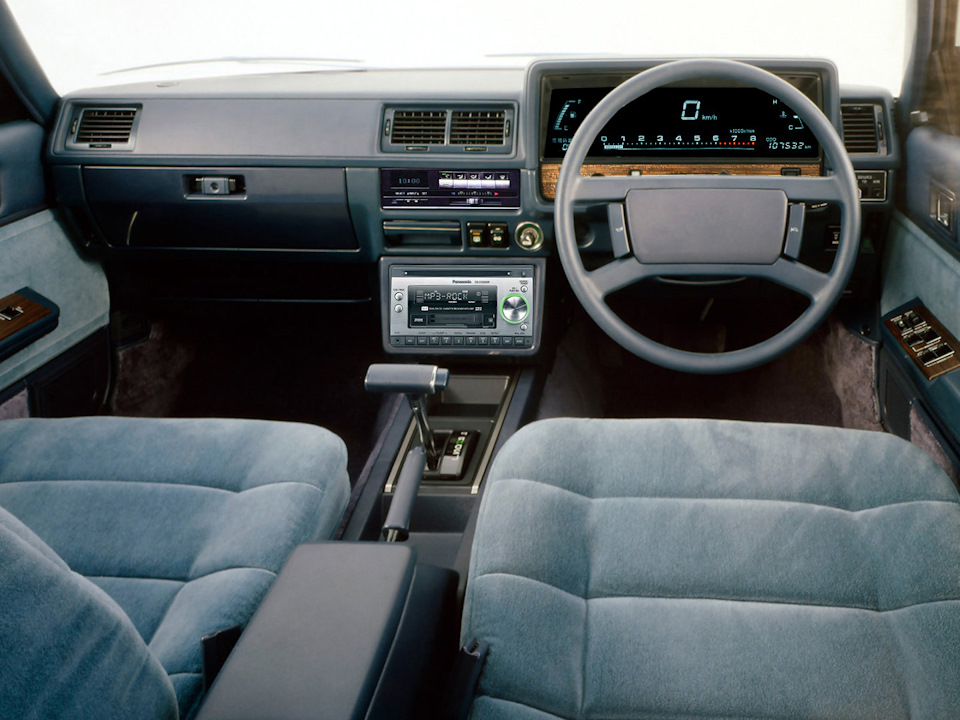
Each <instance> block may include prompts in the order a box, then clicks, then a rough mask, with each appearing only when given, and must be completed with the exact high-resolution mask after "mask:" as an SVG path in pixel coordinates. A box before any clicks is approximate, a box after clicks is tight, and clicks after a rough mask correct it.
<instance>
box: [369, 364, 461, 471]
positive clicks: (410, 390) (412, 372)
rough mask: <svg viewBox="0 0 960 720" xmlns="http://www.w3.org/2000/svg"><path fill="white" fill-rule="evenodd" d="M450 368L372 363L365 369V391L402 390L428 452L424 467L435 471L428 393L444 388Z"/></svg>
mask: <svg viewBox="0 0 960 720" xmlns="http://www.w3.org/2000/svg"><path fill="white" fill-rule="evenodd" d="M449 382H450V371H449V370H446V369H444V368H439V367H437V366H436V365H391V364H386V363H375V364H373V365H371V366H370V367H369V368H367V377H366V379H365V380H364V381H363V386H364V388H366V390H367V391H368V392H395V393H403V394H404V395H406V397H407V402H408V403H410V409H411V410H412V411H413V416H414V418H416V421H417V429H418V430H419V431H420V443H421V444H422V445H423V449H424V450H425V451H426V453H427V468H428V469H430V470H436V469H437V465H438V463H439V462H440V451H439V450H438V449H437V442H436V438H435V437H434V435H433V430H432V429H431V428H430V421H429V420H428V418H427V396H428V395H433V394H434V393H436V392H438V391H440V390H446V388H447V383H449Z"/></svg>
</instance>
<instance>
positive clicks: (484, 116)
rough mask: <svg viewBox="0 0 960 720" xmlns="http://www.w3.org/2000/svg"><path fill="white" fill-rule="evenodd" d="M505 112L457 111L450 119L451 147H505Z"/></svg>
mask: <svg viewBox="0 0 960 720" xmlns="http://www.w3.org/2000/svg"><path fill="white" fill-rule="evenodd" d="M505 128H506V113H505V112H504V111H503V110H456V111H454V113H453V116H452V118H451V119H450V144H451V145H503V143H504V142H505V140H504V136H505Z"/></svg>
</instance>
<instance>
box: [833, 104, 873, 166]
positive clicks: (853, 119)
mask: <svg viewBox="0 0 960 720" xmlns="http://www.w3.org/2000/svg"><path fill="white" fill-rule="evenodd" d="M877 110H878V108H877V106H876V105H872V104H870V105H841V106H840V114H841V117H842V119H843V144H844V145H845V146H846V148H847V152H849V153H873V154H877V153H879V152H880V142H881V137H882V135H881V133H882V127H883V126H882V125H881V123H880V116H879V113H878V112H877Z"/></svg>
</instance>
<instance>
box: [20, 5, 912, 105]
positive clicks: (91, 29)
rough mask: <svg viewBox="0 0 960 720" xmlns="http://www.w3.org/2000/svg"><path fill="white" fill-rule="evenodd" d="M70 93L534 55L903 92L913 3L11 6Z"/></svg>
mask: <svg viewBox="0 0 960 720" xmlns="http://www.w3.org/2000/svg"><path fill="white" fill-rule="evenodd" d="M7 3H8V4H9V6H10V8H11V9H12V10H13V12H14V15H15V16H16V18H17V20H18V22H19V24H20V26H21V29H22V30H23V32H24V34H25V35H26V37H27V40H28V42H29V43H30V45H31V47H32V48H33V50H34V52H35V53H36V55H37V58H38V60H39V61H40V64H41V65H42V66H43V68H44V69H45V70H46V72H47V75H48V77H49V78H50V81H51V83H52V84H53V86H54V88H55V89H56V90H57V91H58V92H59V93H61V94H66V93H68V92H70V91H72V90H77V89H80V88H85V87H96V86H103V85H116V84H122V83H129V82H138V81H143V80H175V79H183V78H189V77H207V76H212V75H235V74H247V73H262V72H285V71H286V72H289V71H317V70H340V69H343V68H358V67H359V68H363V67H408V68H416V67H472V66H480V67H492V66H508V67H522V66H523V65H525V64H526V63H527V62H528V61H529V60H530V56H539V55H576V54H591V55H596V54H603V55H607V54H612V55H629V56H645V57H658V56H660V57H674V56H678V55H700V56H733V57H764V56H765V57H771V56H772V57H782V56H793V57H822V58H827V59H829V60H832V61H833V62H835V63H836V64H837V66H838V67H839V70H840V81H841V82H842V83H843V84H846V85H872V86H880V87H883V88H886V89H888V90H889V91H890V92H891V93H893V94H894V95H897V94H898V93H899V90H900V83H901V78H902V74H903V64H904V48H905V41H906V38H905V33H906V30H905V28H906V26H907V23H906V12H907V11H906V4H907V0H872V1H871V2H870V3H864V2H863V0H804V1H803V2H796V0H742V1H741V2H738V3H735V4H721V3H717V2H716V0H671V1H670V2H666V3H651V2H640V1H639V0H594V1H593V2H589V3H584V2H582V0H576V1H574V2H570V1H569V0H556V1H555V2H553V3H541V2H532V1H530V0H509V1H503V0H485V1H484V2H483V3H482V4H481V3H478V4H477V5H476V9H475V10H474V9H472V6H471V5H469V4H468V3H462V2H461V3H445V4H441V3H437V2H427V1H425V0H403V1H402V2H400V1H398V0H390V1H389V2H387V1H386V0H350V2H340V3H335V4H334V3H305V2H302V0H270V1H269V2H263V0H252V1H251V0H201V1H200V2H198V1H197V0H167V1H166V2H155V3H140V2H133V3H131V2H130V0H7Z"/></svg>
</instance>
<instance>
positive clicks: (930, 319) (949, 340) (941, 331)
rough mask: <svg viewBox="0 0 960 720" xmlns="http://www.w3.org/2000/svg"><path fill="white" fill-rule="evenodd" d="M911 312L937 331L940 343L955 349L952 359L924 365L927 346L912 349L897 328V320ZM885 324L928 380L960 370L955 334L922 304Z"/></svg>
mask: <svg viewBox="0 0 960 720" xmlns="http://www.w3.org/2000/svg"><path fill="white" fill-rule="evenodd" d="M910 312H913V313H916V314H917V315H919V316H920V317H921V318H922V319H923V320H924V321H925V322H926V324H927V325H928V326H929V327H931V328H932V329H933V330H935V331H936V333H937V334H938V335H939V336H940V340H939V341H938V342H939V343H946V344H947V345H949V346H950V347H951V348H952V349H953V351H954V353H955V354H954V355H953V356H951V357H948V358H946V359H945V360H941V361H940V362H938V363H935V364H934V365H924V364H923V361H922V360H920V353H921V352H923V351H924V350H926V349H927V346H925V345H921V346H920V347H918V348H917V349H914V348H912V347H910V345H908V344H907V341H906V340H904V339H903V332H902V331H901V330H900V328H899V327H898V326H897V320H899V319H900V318H901V317H903V316H904V315H906V314H907V313H910ZM883 324H884V325H886V326H887V329H888V330H889V331H890V334H891V335H893V337H895V338H896V339H897V343H898V344H899V345H900V347H901V348H902V349H903V351H904V352H905V353H907V356H908V357H909V358H910V359H911V360H913V362H914V363H915V364H916V366H917V367H918V368H920V372H922V373H923V374H924V377H926V378H927V380H933V379H934V378H938V377H940V376H941V375H945V374H946V373H948V372H950V371H951V370H956V369H957V368H960V358H958V357H957V355H956V353H960V341H958V340H957V339H956V338H955V337H954V336H953V334H952V333H951V332H950V331H949V330H947V329H946V328H945V327H944V326H943V325H942V324H941V323H940V321H939V320H937V318H936V317H935V316H934V314H933V313H932V312H930V311H929V310H928V309H927V308H926V307H925V306H924V305H923V304H922V303H920V304H917V305H914V306H913V307H910V308H907V309H906V310H904V311H903V312H902V313H899V314H897V315H894V316H893V317H891V318H888V319H887V320H885V321H884V323H883ZM920 327H921V328H922V327H923V326H922V325H921V326H920ZM908 332H909V331H908Z"/></svg>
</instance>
